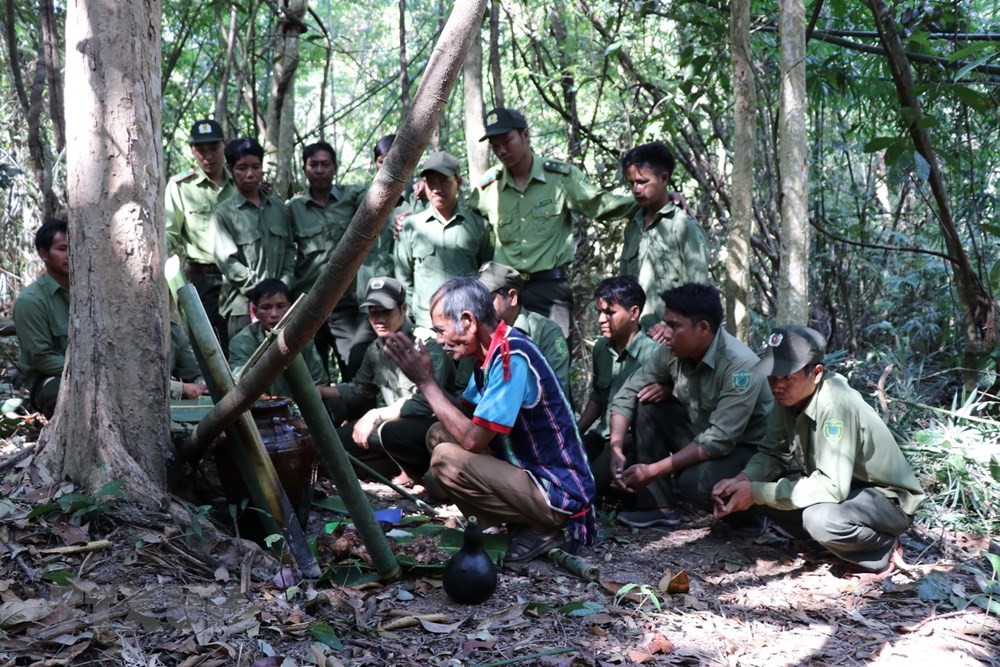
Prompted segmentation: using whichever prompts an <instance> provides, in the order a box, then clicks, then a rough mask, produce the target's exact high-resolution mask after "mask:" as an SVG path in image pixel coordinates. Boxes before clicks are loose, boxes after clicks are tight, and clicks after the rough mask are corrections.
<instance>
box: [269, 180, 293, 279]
mask: <svg viewBox="0 0 1000 667" xmlns="http://www.w3.org/2000/svg"><path fill="white" fill-rule="evenodd" d="M274 201H275V204H277V206H278V207H279V208H280V209H281V215H282V217H283V218H284V221H285V248H284V251H285V252H284V256H283V257H282V260H281V275H280V276H279V277H280V278H281V281H282V282H283V283H285V285H286V286H288V287H292V286H293V285H294V284H295V282H294V281H295V258H296V256H297V254H298V249H297V248H296V245H295V236H294V230H293V229H292V212H291V210H290V209H289V208H288V207H287V206H285V205H284V204H283V203H281V201H279V200H278V199H275V200H274Z"/></svg>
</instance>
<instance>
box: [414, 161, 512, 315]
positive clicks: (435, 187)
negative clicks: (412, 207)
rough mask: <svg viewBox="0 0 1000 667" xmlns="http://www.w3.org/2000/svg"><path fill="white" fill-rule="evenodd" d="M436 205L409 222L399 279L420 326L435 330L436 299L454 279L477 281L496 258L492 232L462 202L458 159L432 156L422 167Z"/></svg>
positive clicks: (427, 189)
mask: <svg viewBox="0 0 1000 667" xmlns="http://www.w3.org/2000/svg"><path fill="white" fill-rule="evenodd" d="M420 176H421V178H423V179H424V184H425V185H424V188H425V190H426V192H427V195H428V196H429V198H430V206H428V207H427V208H426V209H424V210H423V211H421V212H419V213H413V214H411V215H409V216H407V217H406V219H405V222H404V223H403V230H402V231H401V232H400V234H399V238H398V239H396V280H398V281H399V282H401V283H402V284H403V287H404V288H405V289H406V291H407V293H408V294H412V295H413V296H412V297H411V298H410V315H411V316H412V317H413V321H414V322H416V324H417V326H419V327H428V328H429V327H430V326H431V313H430V302H431V296H433V294H434V292H436V291H437V289H438V288H439V287H441V285H443V284H444V283H446V282H447V281H448V280H449V279H451V278H455V277H458V276H474V275H476V272H477V271H478V270H479V267H480V265H482V263H483V262H486V261H487V260H489V259H490V258H491V257H493V239H492V237H491V235H490V231H489V227H488V226H487V224H486V222H485V221H484V220H483V218H482V216H480V215H479V214H478V213H476V212H475V211H472V210H470V209H468V208H466V207H465V206H464V205H463V204H462V202H461V200H460V198H459V190H460V189H461V187H462V177H461V176H460V170H459V162H458V158H456V157H455V156H453V155H450V154H448V153H445V152H444V151H439V152H436V153H431V154H430V155H428V156H427V158H426V159H425V160H424V162H423V164H422V165H421V168H420Z"/></svg>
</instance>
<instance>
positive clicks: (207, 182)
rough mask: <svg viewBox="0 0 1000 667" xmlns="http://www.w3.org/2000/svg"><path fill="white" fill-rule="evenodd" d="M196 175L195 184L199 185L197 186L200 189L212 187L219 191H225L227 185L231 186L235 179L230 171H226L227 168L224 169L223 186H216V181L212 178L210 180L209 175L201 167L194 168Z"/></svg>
mask: <svg viewBox="0 0 1000 667" xmlns="http://www.w3.org/2000/svg"><path fill="white" fill-rule="evenodd" d="M194 173H195V175H196V178H195V181H194V184H195V185H197V186H199V187H203V186H209V187H212V188H216V189H218V190H223V189H225V187H226V186H227V185H229V184H230V183H232V182H233V177H232V176H230V175H229V170H228V169H225V168H223V170H222V177H223V178H222V185H216V184H215V181H213V180H212V179H211V178H209V177H208V174H206V173H205V170H204V169H202V168H201V167H195V168H194ZM234 185H235V184H234Z"/></svg>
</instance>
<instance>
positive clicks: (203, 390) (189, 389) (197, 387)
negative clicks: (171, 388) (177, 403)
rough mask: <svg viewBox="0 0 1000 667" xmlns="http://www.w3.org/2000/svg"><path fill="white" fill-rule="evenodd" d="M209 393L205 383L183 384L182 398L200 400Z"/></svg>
mask: <svg viewBox="0 0 1000 667" xmlns="http://www.w3.org/2000/svg"><path fill="white" fill-rule="evenodd" d="M207 393H208V385H207V384H205V383H204V382H184V383H182V384H181V398H198V397H199V396H204V395H205V394H207Z"/></svg>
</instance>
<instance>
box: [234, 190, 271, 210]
mask: <svg viewBox="0 0 1000 667" xmlns="http://www.w3.org/2000/svg"><path fill="white" fill-rule="evenodd" d="M233 199H234V200H235V201H236V206H237V208H243V206H244V205H249V206H253V204H251V203H250V200H249V199H247V198H246V197H244V196H243V193H242V192H240V191H239V190H237V191H236V192H234V193H233ZM270 204H271V198H270V197H268V196H267V195H265V194H264V193H263V192H262V193H261V194H260V207H261V208H265V207H266V206H269V205H270ZM254 208H256V206H254Z"/></svg>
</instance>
